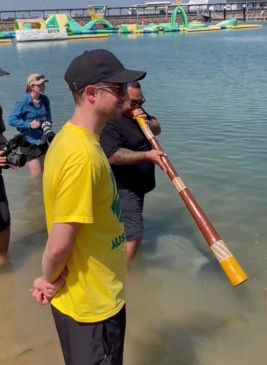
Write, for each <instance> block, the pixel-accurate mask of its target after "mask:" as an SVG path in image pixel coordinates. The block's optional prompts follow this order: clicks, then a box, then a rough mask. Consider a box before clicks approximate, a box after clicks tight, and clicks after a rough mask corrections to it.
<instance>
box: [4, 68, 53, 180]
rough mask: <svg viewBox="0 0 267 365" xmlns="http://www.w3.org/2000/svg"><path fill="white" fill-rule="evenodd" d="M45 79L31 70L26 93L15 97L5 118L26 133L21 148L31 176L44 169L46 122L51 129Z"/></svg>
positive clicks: (46, 146)
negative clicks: (18, 97)
mask: <svg viewBox="0 0 267 365" xmlns="http://www.w3.org/2000/svg"><path fill="white" fill-rule="evenodd" d="M46 82H48V80H46V78H45V76H44V75H39V74H37V73H34V74H31V75H30V76H29V77H28V80H27V86H26V95H24V96H23V97H22V98H21V99H20V100H19V101H17V103H16V105H15V107H14V109H13V111H12V113H11V114H10V116H9V119H8V123H9V125H11V126H12V127H16V128H17V129H18V130H19V131H20V132H21V133H22V134H23V135H24V137H25V143H23V145H22V146H21V147H20V149H21V153H23V154H24V155H26V157H27V165H28V167H29V169H30V173H31V175H32V176H38V175H40V174H41V173H42V171H43V162H44V157H45V154H46V152H47V149H48V142H47V138H46V137H47V134H46V133H45V132H47V126H48V127H49V125H50V129H49V130H50V132H52V130H51V123H52V119H51V111H50V102H49V99H48V97H47V96H45V95H44V91H45V83H46ZM47 122H48V123H47ZM44 126H45V127H44ZM52 133H53V132H52Z"/></svg>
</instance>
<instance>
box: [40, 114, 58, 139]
mask: <svg viewBox="0 0 267 365" xmlns="http://www.w3.org/2000/svg"><path fill="white" fill-rule="evenodd" d="M38 120H39V122H40V123H41V127H40V128H41V129H42V130H43V132H44V135H43V137H42V141H43V143H45V142H47V141H48V142H50V143H51V142H52V140H53V138H54V137H55V135H56V134H55V132H54V131H53V130H52V123H51V122H49V120H47V119H46V117H42V118H39V119H38Z"/></svg>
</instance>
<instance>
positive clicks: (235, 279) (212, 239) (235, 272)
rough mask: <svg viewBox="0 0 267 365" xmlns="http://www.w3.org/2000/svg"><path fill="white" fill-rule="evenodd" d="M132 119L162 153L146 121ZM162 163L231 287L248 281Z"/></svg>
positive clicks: (172, 170) (173, 172)
mask: <svg viewBox="0 0 267 365" xmlns="http://www.w3.org/2000/svg"><path fill="white" fill-rule="evenodd" d="M133 114H134V113H133ZM134 118H135V120H136V121H137V123H138V124H139V126H140V128H141V129H142V131H143V133H144V134H145V136H146V138H147V139H148V141H149V143H150V145H151V147H152V148H153V149H155V150H158V151H162V152H163V150H162V148H161V146H160V144H159V143H158V141H157V139H156V138H155V136H154V135H153V133H152V131H151V129H150V128H149V126H148V124H147V122H146V120H145V119H144V118H141V117H138V116H134ZM162 161H163V163H164V165H165V167H166V170H167V171H166V173H167V175H168V176H169V178H170V179H171V181H172V183H173V184H174V186H175V188H176V189H177V191H178V193H179V195H180V196H181V198H182V200H183V202H184V203H185V205H186V207H187V209H188V210H189V212H190V214H191V215H192V217H193V219H194V221H195V222H196V224H197V226H198V228H199V229H200V231H201V233H202V234H203V236H204V238H205V239H206V242H207V244H208V245H209V247H210V248H211V250H212V252H213V253H214V255H215V257H216V259H217V260H218V261H219V263H220V265H221V267H222V269H223V271H224V272H225V274H226V276H227V277H228V279H229V280H230V282H231V284H232V285H233V286H237V285H240V284H242V283H243V282H245V281H246V280H247V279H248V277H247V275H246V273H245V272H244V271H243V269H242V268H241V267H240V265H239V264H238V262H237V261H236V259H235V258H234V256H233V254H232V253H231V252H230V251H229V249H228V248H227V246H226V244H225V243H224V241H223V240H222V239H221V237H220V236H219V234H218V233H217V232H216V230H215V228H214V227H213V226H212V224H211V222H210V221H209V220H208V218H207V217H206V215H205V213H204V212H203V211H202V209H201V208H200V206H199V205H198V203H197V201H196V200H195V199H194V197H193V195H192V194H191V193H190V191H189V189H188V188H187V187H186V186H185V184H184V183H183V181H182V179H181V178H180V176H179V175H178V173H177V171H176V170H175V168H174V167H173V165H172V164H171V162H170V160H169V159H168V157H167V156H164V157H162Z"/></svg>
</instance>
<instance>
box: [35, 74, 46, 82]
mask: <svg viewBox="0 0 267 365" xmlns="http://www.w3.org/2000/svg"><path fill="white" fill-rule="evenodd" d="M33 80H36V81H40V80H45V75H39V76H36V77H35V78H34V79H33Z"/></svg>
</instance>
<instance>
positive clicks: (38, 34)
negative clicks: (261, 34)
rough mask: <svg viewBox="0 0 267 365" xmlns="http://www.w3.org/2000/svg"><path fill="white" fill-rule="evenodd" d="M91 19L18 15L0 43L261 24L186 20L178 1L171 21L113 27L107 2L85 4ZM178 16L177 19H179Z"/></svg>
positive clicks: (251, 26)
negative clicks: (211, 22) (26, 17)
mask: <svg viewBox="0 0 267 365" xmlns="http://www.w3.org/2000/svg"><path fill="white" fill-rule="evenodd" d="M87 10H88V13H89V15H90V18H91V19H90V21H89V22H88V23H86V24H85V25H81V24H79V23H78V22H76V20H75V19H73V18H72V17H71V16H69V15H67V14H52V15H50V16H49V17H48V18H47V19H46V20H45V19H43V18H36V19H17V20H15V22H14V30H13V31H2V32H1V31H0V44H8V43H11V42H12V41H13V40H15V41H16V42H32V41H51V40H71V39H74V40H75V39H83V38H103V37H108V36H109V35H110V34H112V33H118V34H145V33H159V32H187V33H197V32H210V31H219V30H224V29H249V28H258V27H261V25H259V24H237V19H236V18H229V19H226V20H223V21H220V22H218V23H217V24H206V23H205V22H200V21H197V20H194V21H192V22H188V18H187V15H186V12H185V10H184V9H183V7H182V6H181V5H180V3H178V2H177V6H176V7H175V8H174V9H173V11H172V13H171V16H170V21H169V22H166V23H160V24H155V23H149V24H147V25H142V24H141V25H140V24H121V25H120V26H119V27H114V26H113V25H112V24H111V23H110V22H109V21H108V20H107V19H105V15H106V10H107V5H90V6H87ZM177 19H179V21H180V23H178V21H177Z"/></svg>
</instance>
